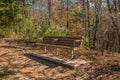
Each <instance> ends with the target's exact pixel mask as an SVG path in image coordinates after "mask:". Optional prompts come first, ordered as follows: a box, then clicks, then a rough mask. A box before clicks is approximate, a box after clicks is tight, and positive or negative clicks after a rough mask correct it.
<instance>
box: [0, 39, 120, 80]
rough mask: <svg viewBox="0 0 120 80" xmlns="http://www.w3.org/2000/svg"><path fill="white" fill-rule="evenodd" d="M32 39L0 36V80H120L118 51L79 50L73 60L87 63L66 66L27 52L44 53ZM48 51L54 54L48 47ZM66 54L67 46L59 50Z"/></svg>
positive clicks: (50, 54) (119, 56)
mask: <svg viewBox="0 0 120 80" xmlns="http://www.w3.org/2000/svg"><path fill="white" fill-rule="evenodd" d="M32 44H34V43H29V42H27V41H25V42H24V40H19V39H5V38H4V39H3V38H2V39H0V80H120V54H118V53H114V54H112V53H111V54H110V53H109V54H104V55H101V54H97V55H96V53H97V52H95V51H83V52H82V51H78V52H76V60H84V61H86V62H87V63H86V64H82V65H80V66H79V67H78V68H76V69H69V68H67V67H64V66H60V65H57V64H54V63H51V62H48V61H44V60H40V59H36V58H33V57H30V56H29V53H38V54H43V50H42V49H41V48H40V47H37V46H35V45H34V46H33V45H32ZM49 50H50V51H49V53H48V54H47V55H49V56H54V55H53V54H52V53H53V49H52V48H49ZM61 53H62V54H61V55H63V56H59V57H60V58H63V59H65V60H69V57H65V56H67V55H68V54H67V53H66V50H64V51H61Z"/></svg>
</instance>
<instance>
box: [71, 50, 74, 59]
mask: <svg viewBox="0 0 120 80" xmlns="http://www.w3.org/2000/svg"><path fill="white" fill-rule="evenodd" d="M71 55H72V56H71V58H72V59H73V58H74V50H72V52H71Z"/></svg>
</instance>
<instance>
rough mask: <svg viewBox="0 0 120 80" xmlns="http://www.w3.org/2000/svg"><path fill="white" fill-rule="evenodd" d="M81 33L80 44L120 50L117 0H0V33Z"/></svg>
mask: <svg viewBox="0 0 120 80" xmlns="http://www.w3.org/2000/svg"><path fill="white" fill-rule="evenodd" d="M46 35H74V36H76V35H77V36H79V35H81V36H83V37H84V40H83V43H84V47H85V48H88V49H97V50H98V51H102V52H103V51H110V52H120V0H0V37H17V38H25V39H36V40H40V39H41V38H42V37H44V36H46Z"/></svg>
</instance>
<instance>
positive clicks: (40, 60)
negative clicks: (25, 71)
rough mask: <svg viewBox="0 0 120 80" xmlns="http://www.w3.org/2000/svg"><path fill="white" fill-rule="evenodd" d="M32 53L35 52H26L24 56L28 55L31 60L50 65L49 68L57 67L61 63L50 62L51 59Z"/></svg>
mask: <svg viewBox="0 0 120 80" xmlns="http://www.w3.org/2000/svg"><path fill="white" fill-rule="evenodd" d="M31 54H33V53H25V54H24V56H26V57H27V58H29V59H31V60H34V61H37V62H39V63H41V64H43V65H45V66H48V67H49V68H55V67H58V66H60V65H58V64H55V63H53V62H50V61H47V60H43V59H41V58H39V57H36V56H32V55H31Z"/></svg>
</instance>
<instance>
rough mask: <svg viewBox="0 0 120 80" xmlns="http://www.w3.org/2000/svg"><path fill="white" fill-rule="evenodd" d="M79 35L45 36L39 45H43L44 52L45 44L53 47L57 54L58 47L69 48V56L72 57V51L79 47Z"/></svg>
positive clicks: (80, 38)
mask: <svg viewBox="0 0 120 80" xmlns="http://www.w3.org/2000/svg"><path fill="white" fill-rule="evenodd" d="M81 40H82V37H81V36H45V37H43V42H42V43H40V44H39V45H41V46H44V50H45V53H46V52H47V46H50V47H55V48H56V54H57V55H58V48H66V49H70V50H71V55H72V56H71V57H72V58H74V51H75V50H78V49H79V48H80V44H81Z"/></svg>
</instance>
